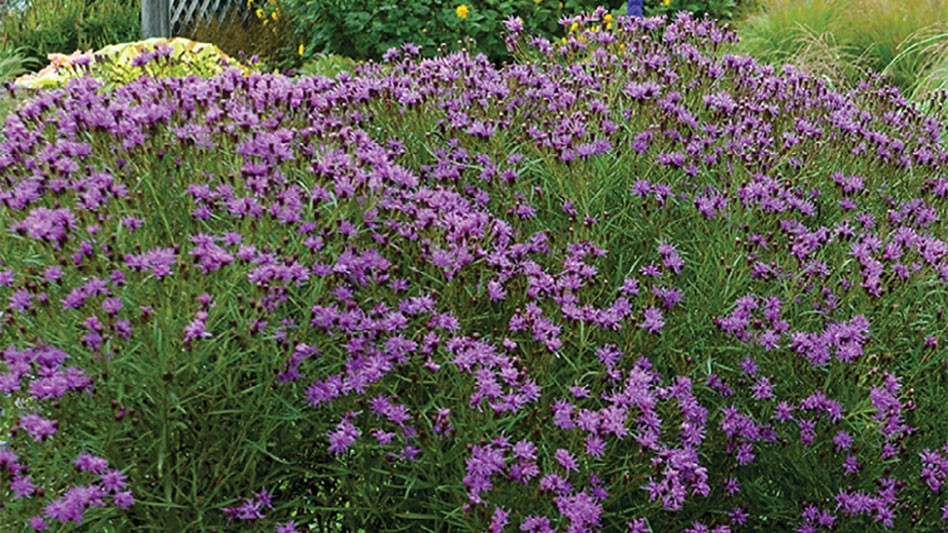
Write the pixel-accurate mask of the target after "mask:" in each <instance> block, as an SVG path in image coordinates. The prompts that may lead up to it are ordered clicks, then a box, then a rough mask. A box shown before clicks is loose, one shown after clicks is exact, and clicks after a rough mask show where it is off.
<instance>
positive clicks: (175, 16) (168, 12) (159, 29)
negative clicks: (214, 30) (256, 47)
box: [142, 0, 241, 39]
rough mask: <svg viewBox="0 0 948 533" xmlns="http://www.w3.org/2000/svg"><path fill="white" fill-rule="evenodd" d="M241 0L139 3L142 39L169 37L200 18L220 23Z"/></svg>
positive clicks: (166, 0) (150, 1)
mask: <svg viewBox="0 0 948 533" xmlns="http://www.w3.org/2000/svg"><path fill="white" fill-rule="evenodd" d="M239 7H241V2H240V0H142V36H143V38H145V39H148V38H151V37H172V36H174V35H175V34H177V33H178V32H180V31H181V30H182V29H184V28H187V27H188V26H190V25H192V24H193V23H194V22H197V21H199V20H201V19H206V20H212V19H217V20H223V19H224V17H225V16H227V13H228V11H230V10H231V9H234V8H239Z"/></svg>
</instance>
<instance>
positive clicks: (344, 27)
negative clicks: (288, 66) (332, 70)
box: [281, 0, 739, 61]
mask: <svg viewBox="0 0 948 533" xmlns="http://www.w3.org/2000/svg"><path fill="white" fill-rule="evenodd" d="M281 3H282V4H284V5H286V6H287V10H288V12H289V13H290V14H291V15H292V17H293V21H294V23H295V24H296V25H297V34H299V35H300V36H302V37H303V38H304V39H307V40H308V43H307V47H308V48H309V49H310V50H312V51H313V52H327V53H334V54H341V55H344V56H348V57H352V58H356V59H378V58H380V57H381V56H382V54H384V53H385V51H386V50H388V49H389V48H392V47H397V46H401V44H402V43H404V42H406V41H407V42H412V43H415V44H417V45H419V46H421V47H422V48H423V49H424V50H426V51H427V52H428V55H432V54H434V53H435V52H437V50H438V48H439V46H440V45H441V44H446V45H447V46H448V47H449V49H456V48H457V43H458V42H464V43H466V44H465V46H470V43H467V41H468V40H469V39H472V40H473V43H474V44H473V51H475V52H482V53H484V54H486V55H487V56H488V57H489V58H490V59H491V60H492V61H502V60H505V59H506V58H507V51H506V47H505V45H504V42H503V22H504V21H505V20H507V19H508V18H510V17H515V16H516V17H521V18H522V19H523V20H524V21H525V22H526V24H527V26H528V27H529V29H530V31H532V32H535V33H537V34H540V35H543V36H545V37H548V38H553V37H554V36H556V37H561V36H562V28H560V25H559V22H560V19H561V18H563V17H564V16H567V15H571V14H573V13H578V12H580V11H589V10H592V9H593V8H595V7H597V6H599V5H603V4H605V5H608V7H609V8H611V9H613V10H614V11H615V13H616V14H617V13H625V10H626V1H625V0H611V1H609V2H604V1H602V0H563V1H559V0H477V1H458V2H454V3H451V2H442V1H438V0H418V1H414V2H402V1H398V0H381V1H378V0H322V1H320V2H308V1H306V0H281ZM738 7H739V2H738V0H645V2H644V11H645V14H646V15H657V14H662V13H673V12H677V11H679V10H683V9H684V10H689V11H692V12H695V13H703V14H708V15H710V16H712V17H715V18H720V19H727V18H730V17H732V16H734V15H735V14H736V13H737V10H738Z"/></svg>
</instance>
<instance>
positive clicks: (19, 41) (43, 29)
mask: <svg viewBox="0 0 948 533" xmlns="http://www.w3.org/2000/svg"><path fill="white" fill-rule="evenodd" d="M0 24H2V26H0V28H2V30H0V45H2V46H4V47H8V48H19V49H21V50H22V51H23V53H24V54H25V55H26V56H27V57H29V58H32V59H35V60H36V61H39V62H41V64H45V63H46V62H47V58H46V56H47V55H48V54H52V53H60V54H70V53H72V52H75V51H76V50H83V51H87V50H94V49H98V48H102V47H104V46H107V45H110V44H115V43H123V42H128V41H136V40H138V39H140V38H141V7H140V3H139V2H138V1H137V0H31V1H30V2H29V3H28V4H27V6H26V7H23V8H20V9H11V10H9V11H7V12H6V13H5V14H4V15H3V18H2V21H0Z"/></svg>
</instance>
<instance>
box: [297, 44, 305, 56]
mask: <svg viewBox="0 0 948 533" xmlns="http://www.w3.org/2000/svg"><path fill="white" fill-rule="evenodd" d="M305 51H306V46H304V45H303V43H300V47H299V48H298V49H297V50H296V53H297V54H299V55H303V52H305Z"/></svg>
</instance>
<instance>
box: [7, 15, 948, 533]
mask: <svg viewBox="0 0 948 533" xmlns="http://www.w3.org/2000/svg"><path fill="white" fill-rule="evenodd" d="M605 16H606V13H605V11H604V10H598V11H595V12H593V13H591V14H587V15H583V16H579V17H575V18H565V19H564V20H563V24H564V25H565V26H567V27H568V28H571V29H572V31H569V32H566V33H567V38H566V42H557V43H553V42H550V41H548V40H546V39H544V38H539V37H535V38H529V37H526V36H524V35H522V32H523V22H522V21H521V20H519V19H516V18H512V19H508V20H507V21H506V26H507V29H508V30H509V34H508V35H507V37H506V42H507V44H508V45H509V46H510V47H511V49H513V50H514V51H515V53H516V54H517V57H518V58H519V59H518V60H517V61H516V62H513V63H512V64H510V65H508V66H505V67H503V68H498V67H496V66H494V65H492V64H491V63H490V61H488V59H487V58H486V57H484V56H480V55H479V56H472V55H470V54H468V53H465V52H458V53H453V54H450V55H446V56H443V57H437V58H433V59H421V58H419V57H418V54H419V53H420V50H419V49H418V47H416V46H413V45H404V46H402V47H400V48H397V49H392V50H391V51H390V52H388V53H387V54H386V57H385V61H386V63H385V64H382V65H380V64H367V65H363V66H361V67H359V68H358V69H357V70H356V72H354V73H347V72H346V73H341V74H339V75H338V76H336V77H335V78H328V77H302V78H296V79H291V78H286V77H281V76H278V75H270V74H260V73H252V74H250V75H247V76H245V75H242V74H241V73H240V72H239V71H237V70H235V69H230V70H227V71H225V72H224V73H222V74H221V75H219V76H216V77H214V78H211V79H209V80H204V79H199V78H196V77H191V78H163V79H150V78H141V79H139V80H137V81H134V82H132V83H130V84H128V85H124V86H121V87H118V88H116V89H114V90H113V91H103V90H102V86H101V83H100V82H97V81H95V80H94V79H92V78H80V79H74V80H71V81H69V83H68V84H67V86H66V87H65V88H64V89H56V90H51V91H48V92H45V93H42V94H40V95H39V96H37V97H35V98H34V99H33V100H31V101H30V102H28V103H26V104H24V105H22V106H20V107H19V108H18V109H17V110H16V111H15V112H14V113H13V114H11V115H10V116H8V117H7V119H6V122H5V127H4V129H3V134H2V135H3V136H2V140H0V172H2V176H3V182H2V186H0V200H2V202H3V208H2V217H3V227H4V229H5V232H4V233H3V236H2V238H0V255H2V258H3V264H2V266H0V301H3V302H5V303H4V307H3V316H2V319H0V324H2V329H0V339H2V352H0V360H2V363H0V390H2V391H3V395H2V396H0V398H2V400H0V401H2V403H0V405H2V407H3V420H4V421H5V422H4V423H6V424H7V425H8V427H10V428H11V431H10V432H9V434H6V435H4V436H3V440H4V442H3V444H0V469H2V470H3V471H4V475H3V476H0V495H2V498H0V502H2V509H0V526H2V528H3V529H4V530H17V529H33V530H46V529H55V530H58V529H60V528H68V527H73V528H76V527H78V524H82V527H83V528H89V529H94V530H102V531H107V530H115V531H129V530H136V531H139V530H141V531H149V530H151V531H197V530H212V529H216V530H251V529H252V530H254V531H257V530H275V531H277V532H283V533H288V532H292V531H307V530H318V531H356V530H359V529H360V528H361V529H363V530H365V531H484V530H488V531H494V532H499V531H528V532H534V533H536V532H551V531H571V532H580V531H630V532H647V531H656V532H659V531H660V532H666V531H687V532H702V531H703V532H707V531H715V532H719V533H720V532H726V531H763V530H779V531H789V530H794V531H800V532H810V531H820V530H824V531H825V530H829V529H834V530H837V531H854V530H867V531H882V530H893V531H938V530H940V529H942V528H943V527H945V525H946V521H948V504H946V499H948V492H946V491H948V488H946V487H945V482H946V478H948V424H946V420H948V408H946V402H945V398H946V385H948V361H946V355H945V354H946V351H945V344H946V343H948V337H946V327H945V325H946V317H945V307H946V304H948V293H946V282H948V244H946V242H945V240H944V238H945V235H946V230H948V228H946V221H945V219H944V218H942V217H944V216H946V205H948V204H946V201H948V200H946V195H948V176H946V175H945V170H946V168H948V151H946V149H945V144H944V142H945V141H944V128H945V124H944V123H943V122H940V121H939V120H938V119H935V118H933V117H931V116H926V115H924V114H922V113H920V112H918V111H917V110H915V109H914V108H913V107H911V106H910V105H909V104H908V103H907V102H906V101H905V99H903V98H902V97H901V96H900V95H899V92H898V91H897V90H895V89H893V88H891V87H889V86H887V85H885V84H883V83H882V82H880V80H878V79H867V80H865V82H864V83H862V84H861V85H859V87H858V88H856V89H854V90H853V91H851V92H848V93H846V94H840V93H836V92H833V91H832V90H830V89H828V88H827V86H826V85H825V84H824V82H822V81H821V80H818V79H814V78H812V77H809V76H807V75H805V74H802V73H801V72H799V71H798V70H796V69H794V68H790V67H788V68H783V69H777V68H773V67H770V66H765V65H761V64H759V63H757V62H756V61H755V60H753V59H752V58H750V57H744V56H738V55H730V54H725V53H724V52H723V50H725V49H726V48H725V45H726V43H728V42H730V41H734V40H735V39H736V36H735V34H734V33H732V32H730V31H728V30H726V29H725V28H722V27H720V26H718V25H717V24H716V23H714V22H711V21H708V20H696V19H695V18H693V17H692V16H690V15H686V14H681V15H678V16H676V18H674V19H673V20H671V21H668V20H666V19H665V18H646V19H635V18H625V17H617V18H615V19H614V23H613V24H611V25H609V26H611V28H608V27H607V24H604V22H605ZM574 25H575V26H574Z"/></svg>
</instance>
